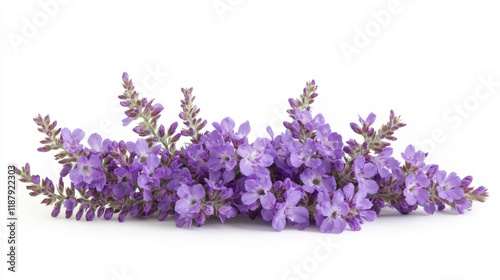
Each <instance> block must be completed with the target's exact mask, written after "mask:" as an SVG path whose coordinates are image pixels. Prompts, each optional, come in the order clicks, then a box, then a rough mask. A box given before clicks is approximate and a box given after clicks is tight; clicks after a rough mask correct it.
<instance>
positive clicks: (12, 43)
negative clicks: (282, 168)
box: [0, 0, 500, 280]
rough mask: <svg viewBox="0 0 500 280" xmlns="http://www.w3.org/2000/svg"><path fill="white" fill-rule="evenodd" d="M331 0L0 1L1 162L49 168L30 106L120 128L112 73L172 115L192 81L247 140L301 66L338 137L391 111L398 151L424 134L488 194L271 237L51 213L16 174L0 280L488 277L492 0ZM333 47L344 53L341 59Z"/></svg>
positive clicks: (439, 157) (293, 86)
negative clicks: (444, 208)
mask: <svg viewBox="0 0 500 280" xmlns="http://www.w3.org/2000/svg"><path fill="white" fill-rule="evenodd" d="M330 2H332V1H284V0H283V1H244V0H243V1H236V0H233V1H228V0H220V1H214V0H206V1H168V4H167V1H66V2H64V3H63V1H60V2H54V1H49V0H39V1H1V6H0V11H1V12H0V13H1V15H0V18H1V39H0V40H1V54H2V57H1V60H0V61H1V62H0V63H1V68H0V69H1V70H0V71H1V72H0V78H1V84H0V85H1V88H0V90H1V95H0V96H1V100H0V104H1V105H0V106H1V109H0V111H1V118H0V120H1V133H2V134H1V135H2V137H1V140H0V141H1V143H0V147H1V148H0V149H1V154H0V159H1V170H4V171H3V172H4V173H3V174H6V170H7V165H8V164H12V163H13V164H17V165H21V164H24V163H25V162H28V161H29V162H30V163H31V166H32V170H33V172H34V173H38V174H40V175H42V176H49V177H51V178H53V179H57V172H56V170H55V169H54V164H53V160H52V155H53V154H50V153H49V154H42V153H38V152H36V148H37V147H38V146H39V145H38V141H39V140H41V139H42V135H41V134H39V133H37V131H36V126H35V124H34V123H33V121H32V118H33V117H34V116H36V115H37V114H38V113H41V114H50V115H51V117H52V118H53V119H57V120H58V122H59V125H60V126H62V127H69V128H71V129H74V128H82V129H84V130H85V131H87V136H88V135H90V133H91V132H96V131H97V132H100V133H101V134H102V135H103V136H104V137H108V138H112V139H125V140H134V139H135V135H134V134H133V133H132V132H130V129H131V127H125V128H124V127H122V126H121V121H120V120H121V119H122V118H123V114H122V111H121V109H120V108H119V106H117V105H118V99H117V98H116V96H117V95H118V94H120V93H121V74H122V72H123V71H128V72H129V74H130V76H131V78H132V79H134V81H135V83H136V85H137V86H138V87H140V88H141V93H142V94H144V96H147V97H148V98H156V99H157V100H158V101H159V102H161V103H162V104H163V105H164V106H165V111H164V113H163V118H162V119H163V120H164V123H170V122H171V121H172V120H174V119H176V118H177V117H176V116H177V113H178V111H179V100H180V99H181V92H180V88H181V87H189V86H193V87H194V93H195V95H196V96H197V102H198V105H199V106H200V107H201V113H202V116H203V117H204V118H206V119H208V120H209V123H211V122H213V121H220V120H221V119H222V118H223V117H225V116H231V117H232V118H233V119H235V121H236V123H238V124H239V123H241V122H243V121H245V120H249V121H250V123H251V126H252V134H251V137H252V138H255V137H257V136H259V135H262V132H263V131H264V130H265V127H266V126H267V125H271V126H272V127H273V128H274V129H275V131H276V132H279V131H280V126H279V124H280V123H281V122H282V121H283V120H284V119H285V117H284V116H285V114H284V110H285V109H286V106H287V99H288V98H289V97H296V96H298V94H299V93H300V92H301V90H302V88H303V87H304V85H305V82H306V81H308V80H311V79H313V78H314V79H316V82H317V84H318V85H319V89H318V92H319V94H320V95H319V97H318V98H317V103H315V107H314V110H315V112H321V113H323V114H324V116H325V117H326V119H327V121H328V122H330V123H331V125H332V128H333V129H335V130H337V131H339V132H340V133H342V134H343V135H344V138H345V139H348V138H350V137H351V136H353V133H351V132H350V130H349V122H350V121H354V120H356V119H357V115H358V114H360V115H361V116H366V115H367V114H368V113H369V112H371V111H373V112H374V113H376V114H377V116H379V118H378V121H377V123H376V124H377V125H379V124H381V123H382V121H385V119H386V118H387V116H388V113H389V110H390V109H394V110H395V111H396V113H397V114H399V115H402V117H403V119H404V120H405V121H406V122H407V123H408V126H407V127H406V128H404V129H402V130H401V131H400V132H399V133H398V137H399V141H398V142H397V144H395V145H394V147H395V149H396V154H397V156H398V157H399V154H400V152H401V151H402V149H403V148H404V147H405V146H406V145H407V144H409V143H413V144H416V145H419V146H420V147H423V148H427V149H428V150H429V151H430V155H429V157H428V162H432V163H438V164H440V166H441V168H443V169H444V170H448V171H456V172H457V173H458V174H459V175H460V176H462V177H463V176H465V175H469V174H471V175H473V176H474V178H475V181H474V184H475V185H476V186H478V185H485V186H487V187H488V188H489V189H490V194H491V198H490V199H489V200H488V201H487V203H485V204H475V205H474V207H473V210H472V211H471V212H468V213H466V214H465V215H463V216H458V215H455V214H451V212H450V211H448V212H445V213H438V214H436V215H434V216H427V215H425V214H423V213H422V212H416V213H413V214H411V215H409V216H400V215H398V214H395V212H394V211H387V212H384V213H385V214H384V215H383V216H381V217H379V218H378V219H377V220H376V221H375V222H373V223H370V224H366V225H365V226H364V228H363V230H362V231H360V232H352V231H346V232H344V233H343V234H341V235H327V234H321V233H319V230H318V228H317V227H315V226H312V227H310V228H309V229H307V230H306V231H302V232H301V231H298V230H296V229H294V228H287V229H285V230H284V231H283V232H280V233H277V232H274V231H273V229H272V228H271V226H270V225H269V224H266V223H263V222H260V221H249V220H248V219H246V218H240V219H236V220H230V221H228V222H227V223H226V224H224V225H221V224H220V223H219V222H218V221H216V220H214V221H210V223H209V224H207V225H205V226H203V227H202V228H194V229H191V230H187V229H185V228H183V229H179V228H176V227H175V224H174V221H173V220H172V219H171V218H169V219H168V220H167V221H166V222H162V223H160V222H157V221H155V220H154V219H152V220H139V219H128V220H127V221H126V222H125V223H118V222H117V221H116V220H113V221H105V220H103V219H98V220H95V221H94V222H85V221H80V222H77V221H75V220H73V219H70V220H66V219H64V218H63V217H59V218H57V219H54V218H52V217H50V212H51V209H50V208H49V207H45V206H43V205H40V204H39V202H40V200H41V199H39V198H31V197H29V196H28V191H27V190H26V189H25V188H24V187H25V186H24V185H20V186H19V188H18V192H17V216H18V218H19V220H18V232H17V239H18V244H19V245H18V251H17V257H18V264H17V270H18V272H17V273H15V274H14V273H11V272H6V268H5V264H6V263H5V261H3V260H4V259H5V254H6V253H5V251H4V249H5V245H6V243H7V242H6V240H5V234H6V227H5V226H3V223H4V222H2V226H1V227H0V228H1V233H2V237H1V240H0V241H1V246H2V247H1V248H2V253H1V255H2V257H0V259H1V260H2V261H1V262H0V263H1V266H0V268H1V272H2V273H4V275H3V276H5V277H4V278H2V279H9V280H10V279H49V278H50V279H106V280H110V279H114V280H126V279H137V280H144V279H187V278H189V279H202V278H205V279H206V277H210V279H212V278H217V279H301V278H300V277H302V278H303V279H305V278H307V279H327V277H328V278H332V277H333V278H337V279H346V278H347V277H349V278H350V279H433V280H434V279H436V280H468V279H470V280H472V279H498V278H497V277H498V276H499V275H500V273H499V271H498V257H499V253H498V252H500V246H499V241H498V236H499V233H500V232H499V229H498V228H499V227H498V226H499V222H498V221H499V219H498V214H499V206H498V205H499V204H498V203H499V200H498V194H499V191H498V182H499V180H498V176H497V175H498V163H497V159H498V158H499V156H500V153H499V148H498V133H497V131H498V121H499V120H500V110H498V108H499V105H500V87H499V86H498V85H497V86H495V87H492V88H491V92H488V91H487V90H486V89H485V88H484V87H483V85H482V83H481V81H480V80H481V79H488V77H490V79H491V80H493V81H500V51H499V50H500V37H499V27H500V17H499V16H498V12H499V9H500V5H498V4H497V1H468V3H469V4H465V3H464V2H465V1H430V0H428V1H423V0H422V1H410V0H401V1H396V2H393V4H390V3H391V1H389V0H384V1H338V2H341V3H330ZM354 2H355V3H354ZM436 2H438V3H436ZM44 3H52V5H48V6H44ZM54 3H55V4H56V5H53V4H54ZM214 4H216V6H218V7H219V8H220V9H224V7H226V8H228V9H227V10H226V11H224V10H219V11H218V10H217V9H216V8H215V7H214ZM224 5H225V6H224ZM391 5H393V6H394V7H393V8H388V6H391ZM382 10H383V11H390V12H391V13H390V18H388V17H385V18H383V19H384V21H383V22H382V24H383V25H384V26H382V25H381V23H377V21H375V17H376V15H377V14H379V15H380V14H384V13H385V14H387V12H381V11H382ZM31 24H33V26H30V25H31ZM367 28H368V33H369V34H370V35H366V32H367ZM361 33H363V34H365V35H361ZM363 36H368V37H367V38H364V39H365V40H364V41H363V40H362V39H363ZM367 39H368V40H367ZM346 45H350V46H351V48H356V53H353V54H352V55H345V54H344V52H343V51H342V48H341V46H346ZM155 73H156V74H155ZM481 77H483V78H481ZM476 88H479V91H478V92H479V94H482V95H480V97H481V100H479V99H478V97H476V96H475V95H474V94H475V90H476ZM464 103H465V105H466V106H465V107H463V105H464ZM460 108H466V109H464V110H465V111H464V112H462V115H460V114H459V110H461V109H460ZM432 137H434V140H430V139H432ZM431 141H432V142H431ZM1 176H6V175H1ZM4 181H5V182H6V179H4ZM5 192H6V191H5V188H2V194H1V195H2V198H1V205H2V207H0V212H1V213H2V217H4V215H5V212H6V208H7V207H6V206H5V201H6V197H5V195H6V194H5ZM2 221H6V220H5V218H2ZM328 242H330V243H331V244H333V245H332V247H331V248H333V249H331V250H330V251H326V250H325V249H324V248H323V247H321V246H322V245H321V244H325V243H328ZM315 252H320V255H321V257H323V258H321V259H317V256H318V255H317V254H315ZM315 256H316V257H315ZM495 259H496V261H495ZM292 267H299V268H300V269H301V270H302V271H306V272H304V273H305V274H304V275H301V276H299V275H293V274H292V272H291V271H292V270H291V269H292ZM287 271H288V272H290V274H287ZM307 271H308V272H307ZM287 277H288V278H287ZM293 277H295V278H293Z"/></svg>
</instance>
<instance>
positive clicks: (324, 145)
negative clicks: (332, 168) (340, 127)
mask: <svg viewBox="0 0 500 280" xmlns="http://www.w3.org/2000/svg"><path fill="white" fill-rule="evenodd" d="M316 140H317V141H318V142H317V148H318V153H320V154H321V155H323V156H325V157H331V158H333V159H341V158H342V157H343V156H344V151H343V150H342V146H343V142H342V136H341V135H340V134H338V133H336V132H330V126H329V125H327V124H325V125H322V126H320V127H318V129H317V135H316Z"/></svg>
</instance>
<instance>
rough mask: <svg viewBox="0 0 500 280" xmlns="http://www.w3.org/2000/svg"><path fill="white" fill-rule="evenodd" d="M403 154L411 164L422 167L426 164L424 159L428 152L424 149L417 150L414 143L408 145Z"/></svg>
mask: <svg viewBox="0 0 500 280" xmlns="http://www.w3.org/2000/svg"><path fill="white" fill-rule="evenodd" d="M401 156H402V157H403V159H404V160H405V161H406V162H408V163H410V164H411V165H413V166H417V167H420V168H422V167H424V166H425V163H424V160H425V157H426V156H427V154H425V153H424V152H422V151H418V152H416V151H415V147H413V145H409V146H408V147H406V149H405V152H404V153H401Z"/></svg>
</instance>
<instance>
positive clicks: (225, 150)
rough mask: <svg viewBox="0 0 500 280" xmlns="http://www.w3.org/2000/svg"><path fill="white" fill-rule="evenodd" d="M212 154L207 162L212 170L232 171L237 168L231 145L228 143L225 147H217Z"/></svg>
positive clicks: (211, 151) (212, 150)
mask: <svg viewBox="0 0 500 280" xmlns="http://www.w3.org/2000/svg"><path fill="white" fill-rule="evenodd" d="M210 153H211V157H210V159H209V160H208V162H207V165H208V168H209V169H210V170H212V171H219V170H220V169H221V168H224V169H225V170H232V169H233V168H234V167H235V166H236V163H237V161H236V158H235V157H234V148H233V146H232V145H231V144H229V143H227V142H226V143H225V144H224V145H223V146H215V147H213V148H212V149H211V150H210Z"/></svg>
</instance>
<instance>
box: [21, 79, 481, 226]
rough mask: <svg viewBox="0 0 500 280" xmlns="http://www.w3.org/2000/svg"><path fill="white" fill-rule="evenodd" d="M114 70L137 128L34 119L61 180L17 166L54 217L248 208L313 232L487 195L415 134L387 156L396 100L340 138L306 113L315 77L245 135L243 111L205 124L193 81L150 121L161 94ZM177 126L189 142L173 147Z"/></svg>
mask: <svg viewBox="0 0 500 280" xmlns="http://www.w3.org/2000/svg"><path fill="white" fill-rule="evenodd" d="M122 78H123V87H124V89H125V90H124V92H123V94H121V95H119V98H120V100H121V102H120V104H121V105H122V106H123V107H125V108H126V111H125V114H126V116H127V117H126V118H125V119H124V120H123V124H124V125H128V124H130V123H132V122H135V123H136V126H135V127H134V128H133V131H134V132H136V133H137V134H138V135H139V136H141V137H140V138H139V139H137V140H136V141H135V142H125V141H112V140H109V139H102V137H101V136H100V135H98V134H92V135H90V136H89V137H88V141H87V142H88V145H83V144H81V141H82V140H83V139H84V137H85V133H84V132H83V131H82V130H81V129H74V130H70V129H68V128H63V129H61V128H57V122H55V121H54V122H51V120H50V118H49V116H46V117H42V116H40V115H38V116H37V117H36V118H35V119H34V120H35V122H36V124H37V125H38V127H39V128H38V130H39V131H40V132H42V133H44V134H45V138H44V139H43V140H42V141H41V143H42V144H43V146H42V147H40V148H39V149H38V150H39V151H41V152H48V151H52V150H54V151H57V153H56V155H55V159H56V160H57V161H58V162H59V163H60V164H61V172H60V177H59V180H58V182H57V183H54V182H53V181H52V180H50V179H49V178H45V179H40V176H38V175H31V171H30V166H29V164H26V165H25V166H24V167H22V168H20V169H18V170H17V174H18V175H19V176H20V180H21V181H22V182H24V183H27V188H28V190H30V195H31V196H38V195H43V196H45V198H44V199H43V201H42V203H44V204H46V205H50V206H53V211H52V216H53V217H57V216H58V215H59V213H60V211H61V209H62V208H63V207H64V208H63V209H64V211H65V216H66V218H69V217H71V216H73V214H74V215H75V217H76V219H77V220H80V219H81V218H82V217H83V216H85V219H86V220H88V221H90V220H93V219H94V218H95V216H96V215H97V217H101V216H104V218H105V219H107V220H109V219H111V218H112V217H113V216H114V215H118V220H119V221H120V222H123V221H124V220H125V218H126V216H128V215H131V216H134V217H135V216H141V217H149V216H154V217H156V218H157V219H158V220H160V221H162V220H165V219H166V218H167V217H168V216H170V215H172V216H174V217H175V221H176V224H177V226H179V227H182V226H184V225H186V226H187V227H191V226H192V224H193V223H195V224H196V225H197V226H201V225H203V224H204V223H206V222H207V221H208V219H209V218H210V217H213V216H215V217H218V218H219V219H220V221H221V222H222V223H224V222H225V221H226V220H227V219H230V218H233V217H236V216H237V215H247V216H249V217H250V218H251V219H255V218H257V217H261V218H262V219H263V220H265V221H269V222H271V224H272V227H273V228H274V229H276V230H278V231H281V230H282V229H283V228H284V227H285V226H286V224H289V225H295V224H296V225H297V227H298V229H300V230H302V229H305V228H306V227H308V226H309V224H311V223H313V224H316V225H317V226H319V228H320V231H321V232H335V233H340V232H342V231H344V229H345V228H346V227H347V226H348V227H349V228H350V229H351V230H359V229H361V224H363V223H364V222H365V221H369V222H371V221H373V220H375V218H376V217H377V215H378V214H379V213H380V210H381V209H382V208H384V207H392V208H395V209H396V210H398V211H399V212H400V213H402V214H408V213H410V212H412V211H415V210H416V209H417V208H418V207H419V206H421V207H423V209H424V210H425V211H426V212H427V213H429V214H433V213H434V212H435V211H436V210H443V209H445V207H446V205H448V206H449V207H451V208H452V209H454V210H455V211H456V212H457V213H459V214H463V213H464V211H465V210H470V208H471V206H472V202H473V201H479V202H484V201H485V199H486V198H487V197H488V193H487V189H486V188H484V187H482V186H481V187H478V188H473V187H471V186H470V185H471V182H472V177H471V176H467V177H464V178H460V177H459V176H458V175H457V174H456V173H453V172H452V173H447V172H446V171H443V170H440V169H439V166H437V165H435V164H427V163H425V158H426V156H427V154H426V153H424V152H422V151H416V150H415V148H414V147H413V146H411V145H410V146H408V147H407V148H406V150H405V151H404V152H403V153H402V158H403V160H404V161H403V162H400V161H398V160H397V159H396V158H394V157H393V150H392V148H391V147H390V143H389V141H394V140H396V138H395V137H394V136H393V134H394V132H395V131H396V130H398V129H399V128H401V127H403V126H405V124H403V123H402V122H401V119H400V117H398V116H396V115H395V114H394V112H392V111H391V112H390V116H389V121H388V122H387V123H386V124H384V125H382V127H381V128H380V129H378V130H375V129H374V128H373V127H372V125H373V123H374V122H375V118H376V117H375V115H374V114H373V113H371V114H369V115H368V116H367V117H366V119H363V118H361V117H360V118H359V123H351V124H350V126H351V128H352V130H353V131H354V132H355V133H356V134H359V135H360V136H361V137H362V141H359V142H358V141H357V140H354V139H349V140H347V141H346V142H345V143H344V141H343V139H342V136H341V135H340V134H338V133H336V132H334V131H332V129H331V127H330V125H329V124H328V123H326V121H325V119H324V117H323V116H322V115H321V114H317V115H313V114H312V111H311V104H313V102H314V101H315V98H316V97H317V95H318V94H317V93H316V89H317V86H316V84H315V82H314V80H313V81H311V82H308V83H307V84H306V87H305V88H304V90H303V92H302V94H301V95H300V96H299V98H298V99H289V103H290V107H291V108H290V109H289V110H288V111H287V112H288V114H289V116H290V121H286V122H284V127H285V131H284V132H282V133H281V134H279V135H275V134H274V132H273V131H272V130H271V129H270V128H268V134H269V137H264V138H257V139H255V141H253V142H251V141H249V139H248V134H249V132H250V125H249V123H248V122H245V123H243V124H241V125H239V126H238V128H237V129H236V124H235V123H234V121H233V120H232V119H231V118H224V119H223V120H222V121H221V122H220V123H217V122H215V123H213V124H212V125H213V127H214V128H213V130H206V131H203V129H204V128H205V126H206V124H207V121H206V120H203V119H201V118H200V117H199V116H198V114H199V112H200V109H199V108H198V107H197V106H196V105H195V104H194V101H195V97H194V96H193V95H192V88H189V89H187V88H184V89H182V93H183V99H182V100H181V108H182V111H181V113H180V114H179V117H180V119H181V120H182V124H183V127H182V128H181V129H178V128H179V127H178V123H177V122H173V123H171V124H170V125H168V126H164V125H162V124H158V119H159V118H160V113H161V112H162V110H163V106H162V105H161V104H159V103H155V102H154V100H148V99H146V98H142V97H140V96H139V94H138V93H137V92H136V91H135V88H134V84H133V83H132V80H131V79H129V77H128V74H127V73H124V74H123V77H122ZM182 137H187V138H188V140H189V142H188V144H184V145H183V146H182V147H180V148H178V147H177V144H179V143H178V142H179V140H180V139H181V138H182ZM66 178H68V179H69V180H68V179H66ZM65 181H66V183H65ZM68 181H69V184H68Z"/></svg>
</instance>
